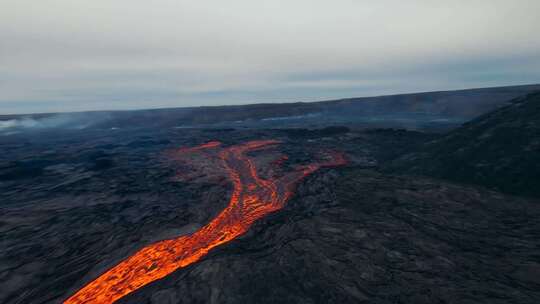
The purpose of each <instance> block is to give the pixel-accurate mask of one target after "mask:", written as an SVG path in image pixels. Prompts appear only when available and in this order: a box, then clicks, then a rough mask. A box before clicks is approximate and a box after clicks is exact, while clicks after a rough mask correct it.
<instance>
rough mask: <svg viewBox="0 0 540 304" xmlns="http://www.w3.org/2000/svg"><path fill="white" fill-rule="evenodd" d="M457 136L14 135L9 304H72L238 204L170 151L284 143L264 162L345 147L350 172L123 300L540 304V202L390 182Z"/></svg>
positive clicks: (292, 162)
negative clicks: (131, 262)
mask: <svg viewBox="0 0 540 304" xmlns="http://www.w3.org/2000/svg"><path fill="white" fill-rule="evenodd" d="M501 111H502V110H501ZM528 112H529V113H530V111H528ZM512 113H514V112H512ZM493 115H495V117H497V119H498V120H499V121H504V120H507V119H511V118H505V116H501V115H499V114H493ZM493 115H492V116H489V117H493ZM513 115H514V114H513ZM515 115H517V114H515ZM522 117H523V118H522V121H523V120H527V119H528V118H526V116H522ZM525 125H528V124H527V123H525ZM465 128H468V127H467V126H465ZM517 128H523V126H522V125H519V126H517ZM454 132H465V131H460V130H456V131H454ZM458 134H460V133H458ZM445 136H448V135H445V134H442V135H441V134H436V133H426V132H418V131H407V130H397V129H367V130H366V129H358V128H354V127H352V126H349V127H331V128H319V129H294V130H291V129H235V128H234V127H227V128H210V129H209V128H207V129H198V128H192V129H178V128H172V127H171V128H142V127H141V128H119V129H110V128H102V129H98V128H89V129H83V130H63V131H59V130H55V131H54V132H52V131H43V132H32V133H25V134H15V135H10V136H5V137H3V138H2V141H1V145H2V151H3V153H2V154H1V155H0V193H2V203H1V206H0V208H1V209H0V211H1V212H0V232H1V234H0V238H1V244H2V246H0V290H1V291H2V292H0V302H1V303H61V302H62V301H64V300H65V299H66V298H68V297H69V296H70V295H72V294H73V293H75V292H76V291H77V290H79V289H80V288H82V287H83V286H84V285H85V284H87V283H88V282H90V281H91V280H93V279H95V278H96V277H97V276H98V275H100V274H102V273H103V272H104V271H106V270H108V269H110V268H111V267H113V266H114V265H116V264H117V263H119V262H120V261H122V260H123V259H125V258H126V257H128V256H130V255H131V254H133V253H135V252H136V251H137V250H139V249H140V248H142V247H143V246H145V245H148V244H151V243H153V242H156V241H159V240H163V239H170V238H174V237H177V236H180V235H184V234H189V233H193V232H194V231H196V230H197V229H199V228H200V227H202V226H203V225H205V224H207V223H208V222H210V221H211V220H212V218H214V217H215V216H216V214H218V213H219V212H220V211H221V210H223V209H224V208H225V207H226V206H227V203H228V198H229V197H230V195H231V191H232V189H233V187H232V185H231V183H230V181H229V180H228V178H227V177H226V176H223V175H220V174H201V173H200V172H196V171H192V170H191V169H190V166H189V164H188V165H185V164H182V163H179V162H178V161H175V160H174V158H172V157H170V154H169V153H168V151H173V150H174V149H178V148H181V147H192V146H196V145H199V144H202V143H206V142H208V141H213V140H219V141H221V142H222V143H223V145H224V146H231V145H235V144H241V143H244V142H247V141H251V140H263V139H274V140H279V141H281V142H282V144H281V145H280V146H279V147H278V148H276V150H273V151H260V152H253V153H251V154H250V156H251V157H252V158H253V159H254V160H255V162H257V163H258V164H265V163H267V162H268V161H269V160H270V159H273V157H274V156H275V155H278V154H281V153H283V154H285V155H288V158H287V159H283V160H282V161H283V168H284V170H285V169H290V168H293V167H294V166H299V165H305V164H309V163H310V162H312V161H313V159H314V158H315V157H316V151H328V150H339V151H343V152H344V153H346V155H347V157H348V159H349V165H348V166H347V167H343V168H323V169H321V170H319V171H317V172H315V173H313V174H312V175H310V176H308V177H307V178H306V179H305V180H303V181H302V182H301V183H300V185H299V186H298V188H297V190H296V192H295V193H294V195H293V197H292V198H291V200H290V201H289V202H288V203H287V205H286V206H285V207H284V208H283V209H282V210H280V211H278V212H276V213H272V214H270V215H268V216H266V217H264V218H262V219H260V220H259V221H257V222H256V223H255V224H254V225H253V226H252V227H251V229H250V230H249V231H248V232H247V233H246V234H244V235H243V236H241V237H240V238H238V239H236V240H234V241H232V242H230V243H227V244H224V245H223V246H221V247H217V248H215V249H214V250H212V251H211V252H210V253H209V254H208V255H207V256H205V257H203V258H202V259H201V260H200V261H199V262H197V263H194V264H192V265H190V266H188V267H186V268H182V269H179V270H177V271H176V272H174V273H172V274H171V275H169V276H167V277H165V278H164V279H161V280H159V281H155V282H153V283H151V284H149V285H146V286H145V287H143V288H141V289H139V290H137V291H135V292H134V293H131V294H129V295H127V296H126V297H124V298H122V299H120V300H119V301H118V303H245V302H248V303H276V302H281V303H343V302H353V303H354V302H365V303H399V302H403V303H434V302H440V303H538V302H539V300H540V292H539V290H540V281H539V280H538V278H540V260H539V256H538V250H539V249H538V248H540V241H539V240H540V221H539V220H538V219H539V218H540V217H539V216H540V204H539V202H538V200H537V199H534V198H523V197H519V196H512V195H509V194H503V193H501V192H497V191H494V190H490V189H488V188H489V187H492V186H493V185H491V184H488V185H486V184H484V185H482V186H476V185H473V184H468V182H469V181H466V180H454V181H452V182H449V181H445V180H443V179H440V178H441V176H437V175H435V174H427V175H432V176H436V177H438V178H439V179H435V178H434V177H420V176H418V173H417V171H413V172H412V173H414V174H415V175H414V176H413V175H409V174H410V173H411V172H409V171H408V170H409V169H411V168H413V166H409V167H405V169H403V167H399V169H394V171H392V172H391V173H388V171H387V170H388V167H389V166H390V165H392V166H394V165H395V164H400V165H401V164H405V162H404V160H403V157H405V156H404V155H413V154H414V155H416V154H415V153H422V151H423V150H422V149H425V147H426V146H428V147H429V146H430V145H432V143H433V142H434V140H437V139H440V138H443V140H440V141H443V142H444V141H445V140H446V139H444V138H446V137H445ZM454 138H455V137H454ZM466 144H467V141H463V145H466ZM516 151H517V150H516ZM470 159H473V158H470ZM512 159H514V158H512ZM402 166H405V165H402ZM261 168H262V170H264V168H265V166H261ZM392 168H395V167H392ZM411 170H412V169H411ZM522 170H526V169H522ZM266 173H267V172H261V174H263V175H264V174H266ZM179 174H182V178H178V176H179ZM442 177H444V176H442ZM514 195H515V193H514Z"/></svg>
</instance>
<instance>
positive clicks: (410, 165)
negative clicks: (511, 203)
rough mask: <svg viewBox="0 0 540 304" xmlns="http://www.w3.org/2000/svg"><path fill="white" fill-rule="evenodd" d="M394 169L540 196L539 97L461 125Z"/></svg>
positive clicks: (508, 106) (425, 146)
mask: <svg viewBox="0 0 540 304" xmlns="http://www.w3.org/2000/svg"><path fill="white" fill-rule="evenodd" d="M392 167H393V169H394V170H398V171H405V172H408V173H414V174H422V175H430V176H435V177H439V178H446V179H450V180H454V181H458V182H463V183H474V184H479V185H483V186H487V187H491V188H495V189H498V190H500V191H504V192H507V193H512V194H516V195H530V196H536V197H540V178H539V177H540V92H539V93H533V94H529V95H527V96H524V97H520V98H517V99H514V100H512V101H511V102H510V104H509V105H507V106H505V107H502V108H500V109H498V110H495V111H493V112H490V113H487V114H485V115H482V116H480V117H478V118H476V119H474V120H472V121H471V122H468V123H466V124H464V125H463V127H461V128H459V129H457V130H454V131H452V132H450V133H448V134H447V135H445V136H442V137H440V138H438V139H436V140H433V141H431V142H429V143H427V144H425V145H424V146H423V147H421V148H420V149H419V151H418V152H416V153H413V154H409V155H406V156H403V157H401V158H400V159H399V160H397V161H395V162H394V164H393V166H392Z"/></svg>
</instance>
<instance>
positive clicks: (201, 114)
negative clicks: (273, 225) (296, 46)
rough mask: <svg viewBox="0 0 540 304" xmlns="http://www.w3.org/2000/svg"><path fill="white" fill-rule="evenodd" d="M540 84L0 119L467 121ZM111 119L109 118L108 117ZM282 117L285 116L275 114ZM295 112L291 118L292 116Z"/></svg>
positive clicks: (192, 122)
mask: <svg viewBox="0 0 540 304" xmlns="http://www.w3.org/2000/svg"><path fill="white" fill-rule="evenodd" d="M537 90H540V84H535V85H523V86H508V87H495V88H481V89H467V90H456V91H439V92H425V93H411V94H399V95H388V96H379V97H362V98H348V99H339V100H329V101H318V102H297V103H276V104H273V103H266V104H251V105H236V106H212V107H206V106H203V107H190V108H169V109H153V110H134V111H98V112H81V113H71V114H70V113H60V114H29V115H0V121H7V120H16V119H21V118H31V119H36V120H38V119H42V118H47V117H50V116H53V115H57V116H60V117H64V116H70V115H78V116H79V117H81V116H84V119H85V120H92V118H96V120H99V124H100V125H104V126H110V127H123V126H133V125H141V126H147V125H159V126H193V125H205V124H219V123H244V124H246V123H247V124H249V123H261V122H263V123H265V124H268V125H271V126H276V125H283V124H289V125H290V124H293V125H300V126H303V125H307V124H309V123H327V124H341V123H359V124H368V125H375V126H377V127H381V126H382V127H384V126H387V125H385V123H390V122H395V123H396V125H389V126H397V127H405V128H407V127H410V126H413V127H414V125H415V124H418V122H421V123H422V122H434V123H447V122H448V123H451V124H453V125H459V124H461V123H462V122H465V121H467V120H470V119H471V118H473V117H475V116H478V115H481V114H483V113H486V112H489V111H491V110H494V109H496V108H498V107H500V106H503V105H505V104H506V102H507V101H508V100H510V99H513V98H516V97H519V96H522V95H525V94H528V93H531V92H534V91H537ZM104 117H105V118H106V119H103V118H104ZM275 118H279V119H275ZM286 118H290V119H289V120H290V121H286V120H287V119H286Z"/></svg>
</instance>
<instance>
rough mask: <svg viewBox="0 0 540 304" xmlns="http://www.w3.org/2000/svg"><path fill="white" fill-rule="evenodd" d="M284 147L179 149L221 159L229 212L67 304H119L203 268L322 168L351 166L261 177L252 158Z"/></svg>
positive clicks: (125, 265)
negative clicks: (191, 268) (214, 252)
mask: <svg viewBox="0 0 540 304" xmlns="http://www.w3.org/2000/svg"><path fill="white" fill-rule="evenodd" d="M279 143H280V142H278V141H275V140H260V141H250V142H246V143H243V144H240V145H235V146H231V147H226V148H221V143H220V142H217V141H212V142H209V143H206V144H203V145H200V146H197V147H194V148H183V149H179V150H178V151H177V153H180V154H190V153H200V152H201V150H211V151H212V152H213V153H216V154H215V155H217V157H219V159H220V160H221V161H222V164H223V167H224V168H225V170H226V172H227V174H228V176H229V179H230V180H231V181H232V184H233V191H232V195H231V198H230V201H229V204H228V206H227V207H226V208H225V209H224V210H223V211H221V212H220V213H219V214H218V215H217V216H216V217H215V218H214V219H213V220H212V221H210V222H209V223H208V224H207V225H206V226H204V227H202V228H201V229H199V230H198V231H196V232H194V233H193V234H190V235H184V236H180V237H178V238H174V239H169V240H163V241H159V242H156V243H153V244H150V245H148V246H146V247H144V248H142V249H141V250H139V251H137V252H136V253H135V254H133V255H132V256H130V257H128V258H127V259H125V260H123V261H122V262H120V263H119V264H118V265H116V266H114V267H113V268H111V269H109V270H108V271H106V272H105V273H103V274H101V275H100V276H99V277H98V278H96V279H95V280H93V281H91V282H90V283H88V284H87V285H86V286H84V287H83V288H82V289H80V290H79V291H77V292H76V293H75V294H74V295H72V296H71V297H69V298H68V299H67V300H66V301H65V302H64V303H65V304H72V303H113V302H115V301H116V300H118V299H120V298H122V297H123V296H125V295H127V294H129V293H131V292H133V291H135V290H137V289H139V288H141V287H143V286H145V285H147V284H149V283H151V282H153V281H156V280H158V279H161V278H163V277H165V276H167V275H168V274H170V273H172V272H174V271H175V270H177V269H179V268H182V267H186V266H188V265H190V264H192V263H194V262H197V261H198V260H199V259H201V258H202V257H203V256H205V255H206V254H208V252H209V251H210V250H211V249H212V248H214V247H216V246H219V245H221V244H223V243H227V242H229V241H231V240H233V239H235V238H237V237H238V236H240V235H242V234H244V233H245V232H247V230H248V229H249V227H250V226H251V225H252V224H253V223H254V222H255V221H257V220H258V219H260V218H262V217H264V216H265V215H267V214H269V213H271V212H274V211H276V210H279V209H281V208H283V207H284V206H285V203H286V202H287V200H288V199H289V198H290V197H291V195H292V194H293V191H294V187H295V185H296V184H297V183H298V182H299V181H300V180H301V179H302V178H304V177H306V176H308V175H309V174H311V173H313V172H315V171H316V170H318V169H319V168H322V167H332V166H340V165H344V164H345V163H346V160H345V158H344V156H343V155H342V154H339V153H331V154H329V155H328V157H327V158H328V159H327V160H326V161H323V162H320V163H312V164H309V165H304V166H299V167H297V168H295V169H294V170H293V171H291V172H287V173H285V174H283V175H282V176H281V177H279V178H268V179H263V178H261V177H259V175H258V173H257V168H256V165H255V163H254V161H253V159H252V158H250V157H249V156H247V155H246V154H247V153H248V152H252V151H257V150H261V149H264V148H268V147H272V146H275V145H277V144H279ZM280 164H281V162H280V161H277V162H274V165H275V166H279V165H280Z"/></svg>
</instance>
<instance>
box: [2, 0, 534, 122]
mask: <svg viewBox="0 0 540 304" xmlns="http://www.w3.org/2000/svg"><path fill="white" fill-rule="evenodd" d="M538 11H540V2H538V1H536V0H517V1H503V0H475V1H465V0H456V1H444V2H442V1H428V0H425V1H423V0H413V1H397V0H396V1H392V0H384V1H362V0H354V1H353V0H339V1H316V0H310V1H308V0H289V1H277V0H274V1H262V0H261V1H253V0H251V1H248V0H232V1H228V2H227V3H224V2H222V1H183V0H156V1H151V2H149V1H142V0H131V1H128V0H115V1H106V0H95V1H83V0H47V1H38V2H36V1H30V0H17V1H15V0H6V1H2V2H1V3H0V41H2V44H0V90H1V91H2V94H0V113H16V112H42V111H68V110H93V109H130V108H149V107H162V106H167V107H168V106H191V105H201V104H212V105H214V104H238V103H248V102H269V101H296V100H298V99H302V100H309V99H326V98H334V97H336V98H338V97H351V96H353V95H354V96H360V95H375V94H386V93H397V92H411V91H415V90H436V89H451V88H463V87H478V86H492V85H506V84H508V85H509V84H518V83H535V82H539V81H540V69H538V68H537V67H539V66H540V56H539V55H538V54H540V40H539V39H535V37H536V31H537V29H538V28H540V19H539V18H538V13H537V12H538Z"/></svg>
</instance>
